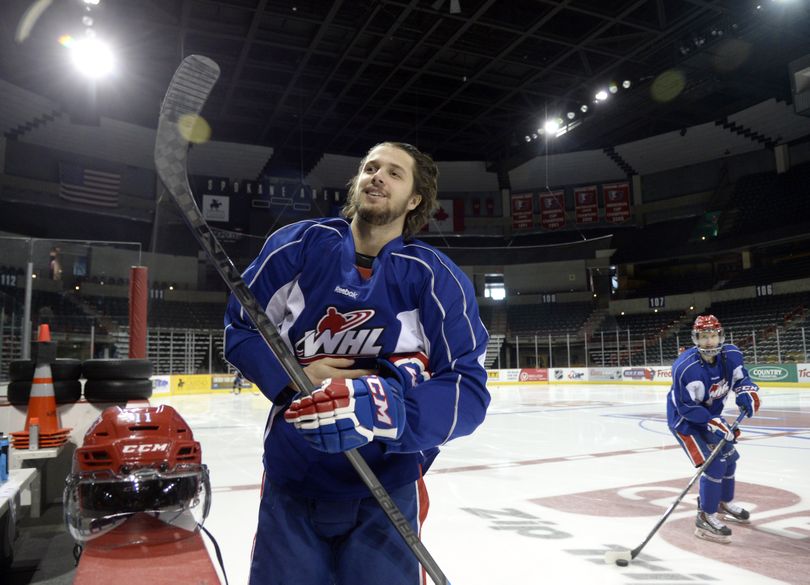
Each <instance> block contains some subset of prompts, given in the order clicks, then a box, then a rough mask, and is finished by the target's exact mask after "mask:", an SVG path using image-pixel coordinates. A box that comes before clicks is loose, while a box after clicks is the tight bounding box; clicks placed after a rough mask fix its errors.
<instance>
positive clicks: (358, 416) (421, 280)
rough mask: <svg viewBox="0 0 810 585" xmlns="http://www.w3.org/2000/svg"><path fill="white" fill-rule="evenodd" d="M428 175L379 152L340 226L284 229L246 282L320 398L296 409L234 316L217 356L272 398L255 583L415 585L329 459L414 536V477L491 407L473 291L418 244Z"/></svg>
mask: <svg viewBox="0 0 810 585" xmlns="http://www.w3.org/2000/svg"><path fill="white" fill-rule="evenodd" d="M437 176H438V169H437V167H436V165H435V163H434V162H433V160H432V159H431V158H430V157H429V156H427V155H425V154H424V153H422V152H420V151H419V150H417V149H416V148H415V147H413V146H411V145H408V144H402V143H382V144H378V145H376V146H375V147H373V148H372V149H371V150H369V151H368V153H367V154H366V156H365V158H364V159H363V160H362V162H361V164H360V167H359V169H358V174H357V175H356V176H355V177H354V178H353V179H352V180H351V182H350V188H349V194H348V201H347V204H346V206H345V207H344V209H343V214H344V215H345V217H346V219H343V218H330V219H320V220H305V221H301V222H298V223H294V224H291V225H288V226H285V227H283V228H281V229H279V230H278V231H277V232H275V233H274V234H273V235H272V236H270V238H268V240H267V242H266V243H265V245H264V247H263V249H262V251H261V253H260V254H259V256H258V257H257V258H256V259H255V260H254V262H253V263H252V264H251V265H250V266H249V267H248V268H247V270H246V271H245V273H244V275H243V278H244V280H245V282H246V283H247V284H248V286H249V287H250V288H251V290H252V291H253V293H254V294H255V295H256V298H257V299H258V301H259V303H260V304H261V305H262V306H264V307H266V309H265V310H266V313H267V315H268V316H269V317H270V320H271V321H272V322H273V323H274V324H275V325H276V327H277V328H278V331H279V333H280V335H281V337H282V338H283V339H284V341H285V342H286V343H287V344H288V345H289V347H290V349H292V350H293V351H294V352H295V355H296V357H297V358H298V361H299V363H301V364H302V365H303V366H304V371H305V373H306V374H307V376H308V377H309V379H310V380H311V381H312V382H313V384H314V385H315V386H318V389H317V390H316V391H315V392H314V393H313V395H312V396H311V397H302V396H301V395H298V394H296V392H295V389H293V388H290V378H289V377H288V376H287V375H286V374H285V373H284V370H283V369H282V367H281V365H280V364H279V362H278V361H277V360H276V358H275V357H274V356H273V355H272V354H271V352H270V350H269V349H268V347H267V345H266V344H265V342H264V341H263V340H262V339H261V337H259V335H258V334H257V332H256V330H255V327H254V326H253V324H252V323H250V322H249V321H248V320H247V318H246V317H245V315H244V314H243V312H242V311H241V308H240V306H239V304H238V302H237V301H236V300H235V299H234V298H231V300H230V301H229V305H228V309H227V314H226V317H225V324H226V327H225V355H226V357H227V359H228V361H229V362H230V363H232V364H233V365H234V366H236V368H238V369H239V371H241V372H242V373H243V374H244V376H245V377H246V378H247V379H249V380H251V381H252V382H254V383H255V384H257V385H258V387H259V388H260V389H261V391H262V392H263V393H264V394H265V395H266V396H267V397H268V398H269V399H270V400H272V401H273V408H272V410H271V412H270V415H269V417H268V421H267V426H266V429H265V434H264V458H263V462H264V469H265V478H264V483H263V489H262V500H261V504H260V510H259V525H258V530H257V534H256V540H255V544H254V549H253V556H252V562H251V573H250V583H251V584H253V585H275V584H278V585H281V584H284V585H296V584H301V585H327V584H337V585H348V584H361V585H362V584H369V585H372V584H373V585H378V584H381V583H385V584H386V585H397V584H402V585H417V584H419V583H424V580H425V575H424V573H423V571H422V570H421V568H420V566H419V565H418V562H417V560H416V559H415V558H414V556H413V555H412V553H411V552H410V550H409V549H408V548H407V547H406V545H405V544H404V542H403V541H402V538H401V537H400V535H399V533H398V532H397V531H396V529H395V528H394V527H393V526H392V525H391V523H390V522H389V520H388V518H387V516H386V515H385V513H384V512H383V511H382V510H381V509H380V507H379V505H378V504H377V502H376V500H375V499H374V498H373V497H371V495H370V493H369V491H368V488H366V486H365V485H364V484H363V483H362V481H361V480H360V478H359V477H358V476H357V474H356V472H355V471H354V469H353V468H352V467H351V465H350V464H349V462H348V461H347V459H346V458H345V457H344V456H343V455H342V454H341V452H342V451H346V450H348V449H352V448H359V451H360V454H361V455H362V456H363V457H364V458H365V460H366V461H367V462H368V464H369V465H370V467H371V468H372V470H373V471H374V473H375V474H376V475H377V477H379V479H380V481H381V482H382V484H383V485H384V486H385V488H386V489H387V490H388V492H389V493H390V495H391V496H392V498H393V499H394V501H395V502H396V503H397V505H398V506H399V508H400V510H401V511H402V513H403V514H404V515H405V517H406V518H408V520H409V521H410V522H411V524H412V526H413V528H414V530H415V531H416V532H417V534H418V533H419V528H420V526H421V523H422V521H423V520H424V517H425V514H426V513H427V492H426V491H425V489H424V483H423V481H422V476H423V474H424V473H425V472H426V471H427V470H428V468H429V467H430V464H431V463H432V462H433V459H434V458H435V457H436V454H437V453H438V447H439V446H440V445H442V444H444V443H446V442H447V441H449V440H451V439H454V438H457V437H461V436H464V435H468V434H470V433H472V432H473V431H474V430H475V428H476V427H477V426H478V425H480V424H481V422H482V421H483V419H484V415H485V413H486V409H487V406H488V405H489V399H490V398H489V393H488V392H487V390H486V379H487V375H486V371H485V370H484V367H483V360H484V355H485V353H486V345H487V332H486V329H485V328H484V326H483V324H482V323H481V319H480V318H479V314H478V306H477V304H476V300H475V293H474V290H473V287H472V285H471V283H470V281H469V279H468V278H467V277H466V276H465V274H464V273H463V272H462V271H461V270H460V269H459V268H458V267H457V266H456V265H455V264H454V263H453V262H452V261H451V260H450V259H449V258H447V257H446V256H445V255H443V254H441V253H440V252H438V251H437V250H435V249H434V248H432V247H430V246H428V245H426V244H424V243H422V242H420V241H418V240H415V239H414V238H413V237H414V234H416V233H417V232H418V231H420V230H421V229H422V227H423V226H424V225H425V223H427V220H428V218H429V217H430V215H431V213H432V212H433V210H434V209H435V208H436V197H437Z"/></svg>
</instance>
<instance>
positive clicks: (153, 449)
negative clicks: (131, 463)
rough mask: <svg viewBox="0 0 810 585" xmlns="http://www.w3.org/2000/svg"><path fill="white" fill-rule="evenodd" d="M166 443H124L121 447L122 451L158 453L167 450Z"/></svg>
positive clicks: (167, 445)
mask: <svg viewBox="0 0 810 585" xmlns="http://www.w3.org/2000/svg"><path fill="white" fill-rule="evenodd" d="M168 450H169V444H168V443H151V444H146V445H125V446H124V448H123V449H121V451H122V452H124V453H160V452H161V451H168Z"/></svg>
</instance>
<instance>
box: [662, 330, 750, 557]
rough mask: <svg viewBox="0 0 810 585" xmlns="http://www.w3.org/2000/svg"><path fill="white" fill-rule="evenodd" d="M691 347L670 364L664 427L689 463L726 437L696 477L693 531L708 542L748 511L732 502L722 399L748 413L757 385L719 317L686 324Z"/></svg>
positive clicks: (732, 450)
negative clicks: (697, 490) (689, 328)
mask: <svg viewBox="0 0 810 585" xmlns="http://www.w3.org/2000/svg"><path fill="white" fill-rule="evenodd" d="M692 341H693V342H694V344H695V347H692V348H690V349H687V350H686V351H684V352H683V353H682V354H681V355H680V356H679V357H678V359H677V360H676V361H675V363H674V364H673V365H672V388H671V389H670V391H669V394H668V395H667V421H668V424H669V429H670V431H672V434H673V435H675V438H676V439H677V440H678V442H679V443H680V445H681V447H683V450H684V451H685V452H686V455H687V457H689V460H690V461H691V462H692V465H694V466H695V467H700V466H701V465H703V462H704V461H705V460H706V459H708V457H709V455H710V454H711V452H712V450H713V449H714V447H716V446H717V444H718V443H719V442H720V440H721V439H726V440H727V441H728V442H727V443H726V444H725V446H724V447H723V450H722V451H721V453H720V455H719V456H718V457H717V458H715V459H714V461H712V463H711V464H710V465H709V466H708V467H707V468H706V470H705V471H704V472H703V475H701V477H700V496H699V498H698V513H697V519H696V520H695V526H696V528H695V535H696V536H697V537H698V538H702V539H704V540H710V541H713V542H720V543H728V542H731V538H730V536H731V529H730V528H729V527H728V526H726V525H725V524H724V521H733V522H739V523H748V522H749V521H750V514H749V512H748V511H747V510H744V509H743V508H741V507H740V506H738V505H736V504H734V502H733V500H734V473H735V471H736V468H737V460H738V459H739V458H740V456H739V454H738V453H737V449H736V447H735V446H734V445H735V443H736V438H737V436H739V431H735V432H732V430H731V428H730V427H731V425H730V424H729V423H728V422H727V421H726V419H724V418H723V416H722V412H723V407H724V406H725V403H726V399H727V398H728V396H729V395H730V393H733V395H734V400H735V402H736V403H737V406H738V407H739V409H740V411H741V412H745V414H746V416H748V417H749V418H750V417H751V416H753V415H754V414H755V413H756V412H757V410H759V405H760V397H759V387H758V386H757V385H756V384H754V382H752V381H751V379H750V378H749V377H748V371H747V370H746V369H745V365H744V364H743V355H742V352H741V351H740V350H739V349H738V348H737V346H735V345H732V344H730V343H724V342H725V335H724V333H723V327H722V326H721V325H720V321H718V320H717V318H716V317H715V316H714V315H705V316H700V317H698V318H697V319H695V324H694V326H693V328H692Z"/></svg>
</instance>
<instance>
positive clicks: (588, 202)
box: [574, 185, 599, 225]
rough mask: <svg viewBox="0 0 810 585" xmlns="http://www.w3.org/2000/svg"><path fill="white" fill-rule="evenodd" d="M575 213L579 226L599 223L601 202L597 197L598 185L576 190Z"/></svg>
mask: <svg viewBox="0 0 810 585" xmlns="http://www.w3.org/2000/svg"><path fill="white" fill-rule="evenodd" d="M574 211H575V216H576V222H577V224H580V225H581V224H586V223H596V222H597V221H599V201H598V199H597V197H596V185H590V186H588V187H577V188H576V189H574Z"/></svg>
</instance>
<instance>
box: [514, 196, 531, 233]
mask: <svg viewBox="0 0 810 585" xmlns="http://www.w3.org/2000/svg"><path fill="white" fill-rule="evenodd" d="M533 213H534V205H533V204H532V194H531V193H519V194H517V195H512V229H516V230H525V229H530V228H531V227H532V214H533Z"/></svg>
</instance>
